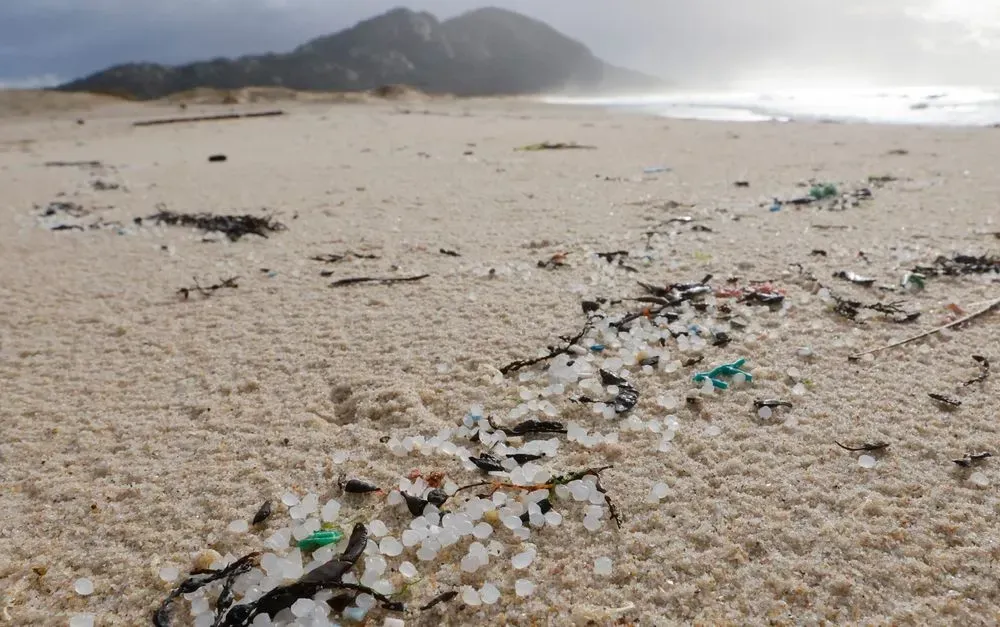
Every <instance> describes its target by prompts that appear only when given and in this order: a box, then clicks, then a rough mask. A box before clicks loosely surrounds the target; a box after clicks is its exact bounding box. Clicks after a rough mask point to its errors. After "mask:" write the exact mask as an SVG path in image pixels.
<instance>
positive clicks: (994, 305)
mask: <svg viewBox="0 0 1000 627" xmlns="http://www.w3.org/2000/svg"><path fill="white" fill-rule="evenodd" d="M996 309H1000V298H997V299H996V300H994V301H992V302H990V303H989V304H988V305H986V306H985V307H983V308H982V309H980V310H979V311H976V312H974V313H971V314H969V315H967V316H964V317H962V318H959V319H958V320H955V321H952V322H949V323H948V324H945V325H942V326H939V327H936V328H934V329H931V330H930V331H924V332H923V333H919V334H917V335H914V336H912V337H908V338H906V339H904V340H899V341H898V342H893V343H892V344H886V345H885V346H879V347H877V348H873V349H870V350H866V351H863V352H860V353H854V354H853V355H849V356H848V357H847V359H848V360H850V361H854V360H856V359H861V358H862V357H864V356H865V355H874V354H876V353H881V352H883V351H887V350H890V349H893V348H897V347H899V346H904V345H906V344H910V343H911V342H916V341H917V340H922V339H923V338H925V337H929V336H931V335H934V334H935V333H940V332H941V331H944V330H945V329H952V328H956V327H961V326H963V325H966V324H968V323H970V322H972V321H973V320H977V319H980V318H982V317H983V316H985V315H987V314H989V313H992V312H993V311H995V310H996Z"/></svg>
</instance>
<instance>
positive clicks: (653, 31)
mask: <svg viewBox="0 0 1000 627" xmlns="http://www.w3.org/2000/svg"><path fill="white" fill-rule="evenodd" d="M400 4H407V3H404V2H403V1H402V0H169V1H164V0H12V1H9V2H0V81H3V80H4V79H7V80H10V79H17V80H32V79H33V78H35V77H44V76H46V75H48V76H58V77H61V78H74V77H77V76H81V75H84V74H87V73H90V72H93V71H96V70H99V69H102V68H104V67H106V66H109V65H113V64H116V63H122V62H126V61H156V62H162V63H179V62H185V61H191V60H196V59H203V58H210V57H215V56H236V55H240V54H248V53H256V52H266V51H284V50H289V49H291V48H293V47H295V46H296V45H298V44H300V43H302V42H303V41H306V40H308V39H310V38H312V37H316V36H318V35H323V34H326V33H330V32H333V31H336V30H339V29H341V28H345V27H347V26H350V25H351V24H353V23H355V22H357V21H358V20H360V19H364V18H366V17H370V16H372V15H375V14H377V13H380V12H383V11H385V10H388V9H390V8H393V7H394V6H397V5H400ZM485 4H492V5H495V6H503V7H506V8H510V9H513V10H517V11H521V12H523V13H526V14H528V15H531V16H533V17H537V18H539V19H541V20H543V21H546V22H548V23H550V24H552V25H553V26H555V27H556V28H558V29H560V30H562V31H563V32H565V33H567V34H569V35H571V36H573V37H575V38H578V39H580V40H583V41H584V42H586V43H587V44H588V45H589V46H590V47H591V48H592V49H593V50H594V52H595V53H597V54H598V55H599V56H602V57H604V58H606V59H608V60H610V61H612V62H615V63H619V64H622V65H628V66H631V67H635V68H637V69H641V70H644V71H647V72H651V73H656V74H659V75H661V76H665V77H668V78H674V79H677V80H680V81H684V82H699V83H722V82H727V81H730V80H734V79H740V78H746V77H755V76H759V75H767V74H768V73H771V74H775V73H777V74H780V73H791V74H795V75H796V76H806V77H810V78H812V79H813V80H815V81H817V82H822V80H823V79H824V78H828V79H829V80H835V79H836V78H838V77H840V76H841V75H845V76H846V75H851V74H856V73H857V72H859V71H861V70H864V72H865V73H866V74H869V75H873V76H874V77H875V78H885V77H894V78H896V79H897V80H915V81H937V82H951V81H957V80H961V81H970V80H975V76H976V75H977V72H979V71H987V70H988V69H989V68H991V67H996V64H997V61H998V60H1000V57H998V53H997V50H996V49H995V48H993V49H990V48H988V44H989V39H990V37H993V36H994V35H995V34H996V33H997V29H998V28H1000V24H998V23H997V22H996V21H994V22H992V23H991V22H990V19H992V18H994V17H996V13H995V12H993V11H994V10H993V9H991V8H990V5H993V4H995V3H994V2H992V1H991V0H964V1H963V0H947V1H946V2H945V1H944V0H879V1H878V2H870V1H866V0H839V1H838V0H617V1H614V2H612V1H610V0H545V1H539V0H492V1H490V2H488V1H482V2H477V1H475V0H422V1H421V0H413V2H409V3H408V6H410V7H412V8H415V9H421V10H428V11H430V12H432V13H434V14H435V15H438V16H439V17H442V18H445V17H450V16H452V15H455V14H457V13H460V12H462V11H464V10H468V9H471V8H475V7H477V6H483V5H485ZM956 6H958V7H959V9H960V10H957V12H956V9H955V7H956ZM871 7H876V9H873V8H871ZM941 7H944V8H943V9H942V8H941ZM962 7H964V9H962ZM935 11H937V13H935ZM942 11H944V13H942ZM998 19H1000V18H998Z"/></svg>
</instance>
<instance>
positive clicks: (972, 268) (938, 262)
mask: <svg viewBox="0 0 1000 627" xmlns="http://www.w3.org/2000/svg"><path fill="white" fill-rule="evenodd" d="M912 271H913V272H916V273H918V274H923V275H925V276H963V275H967V274H986V273H988V272H1000V256H989V255H980V256H978V257H976V256H973V255H954V256H952V257H945V256H940V257H938V258H937V259H935V260H934V263H933V265H930V266H917V267H915V268H914V269H913V270H912Z"/></svg>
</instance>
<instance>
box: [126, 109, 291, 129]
mask: <svg viewBox="0 0 1000 627" xmlns="http://www.w3.org/2000/svg"><path fill="white" fill-rule="evenodd" d="M276 115H285V112H284V111H281V110H275V111H259V112H256V113H220V114H218V115H201V116H192V117H186V118H162V119H159V120H140V121H138V122H133V123H132V126H157V125H160V124H181V123H183V122H215V121H218V120H239V119H244V118H268V117H273V116H276Z"/></svg>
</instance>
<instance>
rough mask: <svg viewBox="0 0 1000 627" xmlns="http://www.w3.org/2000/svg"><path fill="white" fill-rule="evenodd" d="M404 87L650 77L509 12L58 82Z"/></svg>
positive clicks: (401, 12)
mask: <svg viewBox="0 0 1000 627" xmlns="http://www.w3.org/2000/svg"><path fill="white" fill-rule="evenodd" d="M391 84H398V85H407V86H411V87H415V88H417V89H421V90H423V91H426V92H429V93H450V94H454V95H457V96H492V95H508V94H510V95H515V94H534V93H541V92H552V91H565V90H572V91H597V90H618V91H625V90H641V89H648V88H651V87H657V86H662V83H661V81H660V80H659V79H656V78H653V77H650V76H646V75H644V74H640V73H638V72H633V71H631V70H626V69H623V68H618V67H615V66H612V65H609V64H607V63H605V62H604V61H602V60H600V59H598V58H597V57H595V56H594V55H593V54H592V53H591V52H590V50H589V49H587V47H586V46H584V45H583V44H582V43H580V42H578V41H575V40H573V39H570V38H569V37H567V36H565V35H563V34H562V33H560V32H558V31H557V30H555V29H554V28H552V27H551V26H549V25H547V24H545V23H543V22H540V21H538V20H535V19H532V18H529V17H526V16H524V15H521V14H519V13H515V12H513V11H507V10H505V9H497V8H484V9H477V10H475V11H470V12H468V13H464V14H462V15H459V16H458V17H455V18H452V19H450V20H446V21H444V22H441V21H439V20H438V19H437V18H436V17H434V16H433V15H431V14H430V13H423V12H415V11H411V10H409V9H404V8H399V9H393V10H392V11H389V12H388V13H385V14H383V15H379V16H377V17H374V18H371V19H368V20H365V21H363V22H360V23H358V24H356V25H355V26H353V27H352V28H349V29H346V30H343V31H341V32H339V33H334V34H332V35H326V36H323V37H318V38H316V39H313V40H312V41H309V42H307V43H305V44H303V45H301V46H299V47H298V48H296V49H294V50H292V51H291V52H287V53H282V54H274V53H271V54H263V55H252V56H244V57H239V58H237V59H213V60H210V61H199V62H196V63H190V64H187V65H180V66H166V65H158V64H155V63H129V64H125V65H118V66H114V67H111V68H108V69H106V70H102V71H100V72H97V73H96V74H92V75H90V76H87V77H84V78H81V79H78V80H75V81H72V82H70V83H66V84H65V85H60V86H59V87H57V89H59V90H62V91H88V92H97V93H105V94H113V95H118V96H126V97H130V98H135V99H140V100H147V99H155V98H162V97H164V96H167V95H169V94H172V93H176V92H180V91H186V90H190V89H194V88H198V87H211V88H216V89H239V88H243V87H271V86H273V87H286V88H290V89H296V90H321V91H367V90H370V89H374V88H377V87H380V86H384V85H391Z"/></svg>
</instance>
